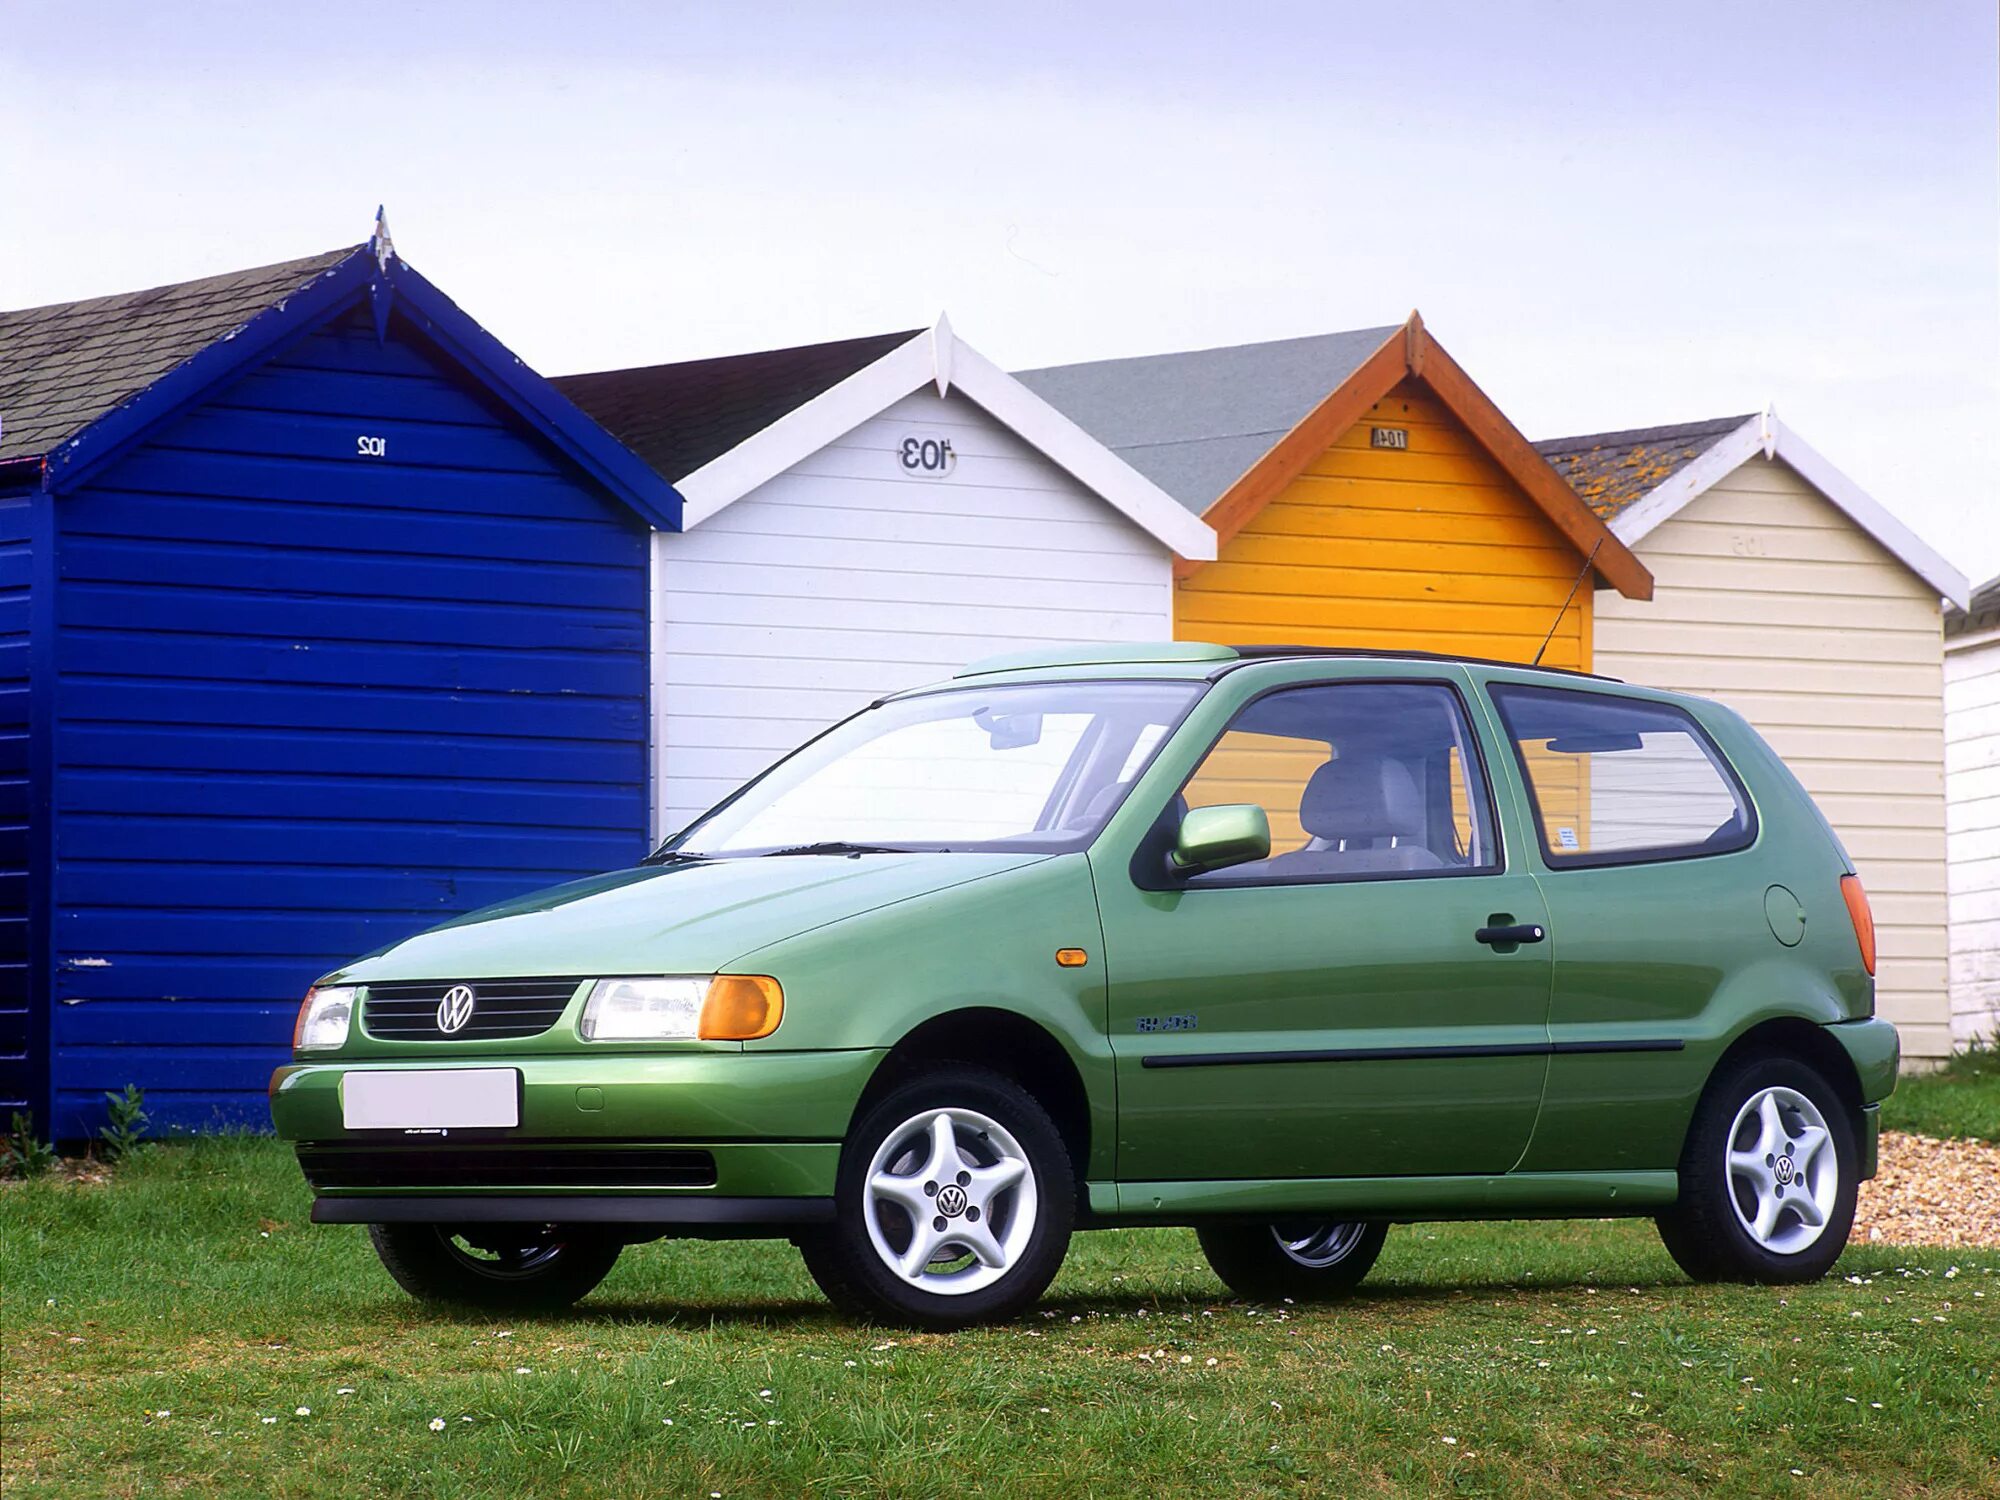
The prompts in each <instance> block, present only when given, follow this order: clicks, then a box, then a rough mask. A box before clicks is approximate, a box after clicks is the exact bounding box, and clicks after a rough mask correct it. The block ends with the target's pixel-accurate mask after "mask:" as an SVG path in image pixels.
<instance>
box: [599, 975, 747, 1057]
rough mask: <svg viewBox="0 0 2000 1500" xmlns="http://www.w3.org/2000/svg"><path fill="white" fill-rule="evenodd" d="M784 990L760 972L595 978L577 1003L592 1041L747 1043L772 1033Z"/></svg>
mask: <svg viewBox="0 0 2000 1500" xmlns="http://www.w3.org/2000/svg"><path fill="white" fill-rule="evenodd" d="M784 1013H785V992H784V991H783V990H782V989H781V988H779V986H778V981H777V980H775V979H770V978H767V977H765V976H764V975H761V974H717V975H713V976H710V975H706V974H699V975H696V974H681V975H671V976H668V977H665V978H660V979H600V980H598V981H597V982H596V983H595V984H593V985H592V986H591V987H590V998H589V999H588V1000H586V1001H585V1002H584V1004H583V1021H582V1025H581V1030H582V1032H583V1035H584V1039H585V1040H586V1041H592V1042H671V1041H694V1040H696V1039H699V1040H702V1041H709V1042H748V1041H754V1040H755V1039H756V1038H758V1037H761V1036H769V1035H770V1034H771V1033H772V1032H774V1031H776V1030H777V1029H778V1022H779V1021H780V1020H781V1019H783V1017H784Z"/></svg>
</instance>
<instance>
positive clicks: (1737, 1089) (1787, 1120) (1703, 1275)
mask: <svg viewBox="0 0 2000 1500" xmlns="http://www.w3.org/2000/svg"><path fill="white" fill-rule="evenodd" d="M1856 1167H1857V1162H1856V1152H1855V1142H1854V1128H1853V1124H1852V1121H1851V1118H1850V1112H1849V1110H1848V1109H1847V1107H1846V1105H1845V1104H1844V1102H1843V1101H1842V1099H1841V1097H1840V1094H1839V1092H1838V1091H1837V1090H1836V1089H1835V1088H1834V1087H1833V1086H1832V1085H1831V1084H1830V1083H1828V1082H1827V1080H1826V1079H1825V1078H1824V1077H1822V1076H1821V1075H1820V1073H1819V1072H1818V1070H1817V1069H1815V1068H1813V1067H1812V1066H1811V1065H1809V1064H1807V1063H1805V1062H1803V1061H1801V1060H1799V1059H1798V1058H1792V1057H1771V1056H1765V1057H1750V1058H1745V1059H1743V1060H1741V1061H1739V1062H1736V1063H1732V1064H1730V1065H1728V1066H1727V1067H1726V1068H1725V1069H1724V1070H1723V1071H1722V1072H1720V1073H1718V1074H1717V1075H1716V1076H1715V1078H1713V1079H1712V1080H1710V1082H1709V1086H1708V1088H1707V1089H1706V1090H1705V1091H1704V1092H1703V1094H1702V1098H1701V1103H1700V1104H1698V1105H1697V1106H1696V1107H1695V1117H1694V1122H1693V1124H1692V1125H1691V1126H1690V1127H1689V1130H1688V1138H1687V1144H1686V1147H1685V1148H1684V1149H1683V1151H1682V1153H1681V1163H1680V1200H1679V1202H1677V1203H1676V1204H1675V1205H1674V1207H1673V1208H1672V1209H1670V1210H1668V1212H1666V1213H1664V1214H1662V1215H1660V1218H1659V1226H1660V1238H1661V1240H1662V1241H1663V1242H1664V1243H1665V1244H1666V1247H1667V1252H1668V1253H1669V1254H1670V1255H1672V1256H1673V1258H1674V1260H1675V1261H1676V1262H1677V1263H1678V1264H1679V1266H1680V1268H1681V1269H1682V1270H1683V1271H1686V1272H1687V1273H1688V1275H1690V1276H1692V1277H1693V1278H1694V1279H1695V1280H1697V1281H1762V1282H1771V1283H1776V1284H1784V1283H1789V1282H1800V1281H1815V1280H1817V1279H1818V1278H1819V1277H1821V1276H1824V1275H1825V1274H1826V1273H1827V1271H1828V1270H1829V1269H1831V1268H1832V1266H1833V1263H1834V1261H1835V1260H1837V1259H1839V1257H1840V1252H1841V1250H1842V1249H1843V1248H1844V1247H1845V1246H1846V1244H1847V1233H1848V1230H1849V1229H1850V1228H1851V1227H1852V1226H1853V1223H1854V1203H1855V1195H1856V1191H1857V1189H1858V1186H1859V1183H1858V1177H1857V1172H1856Z"/></svg>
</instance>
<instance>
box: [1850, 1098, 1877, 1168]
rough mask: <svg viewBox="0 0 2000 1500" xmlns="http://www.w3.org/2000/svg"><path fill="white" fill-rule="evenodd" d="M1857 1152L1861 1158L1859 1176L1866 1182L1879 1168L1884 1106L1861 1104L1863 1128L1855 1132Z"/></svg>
mask: <svg viewBox="0 0 2000 1500" xmlns="http://www.w3.org/2000/svg"><path fill="white" fill-rule="evenodd" d="M1855 1134H1856V1137H1857V1138H1856V1140H1855V1143H1854V1148H1855V1154H1856V1155H1857V1156H1859V1157H1860V1158H1861V1161H1860V1170H1859V1172H1858V1174H1857V1175H1858V1176H1859V1178H1860V1180H1861V1181H1863V1182H1866V1181H1867V1180H1868V1179H1869V1178H1871V1177H1873V1176H1874V1175H1875V1173H1876V1171H1877V1170H1878V1164H1879V1162H1880V1161H1881V1155H1882V1106H1881V1105H1879V1104H1864V1105H1862V1106H1861V1128H1860V1129H1859V1130H1858V1131H1856V1132H1855Z"/></svg>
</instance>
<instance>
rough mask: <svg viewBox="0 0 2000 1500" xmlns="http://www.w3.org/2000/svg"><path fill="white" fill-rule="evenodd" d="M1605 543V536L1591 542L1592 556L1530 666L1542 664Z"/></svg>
mask: <svg viewBox="0 0 2000 1500" xmlns="http://www.w3.org/2000/svg"><path fill="white" fill-rule="evenodd" d="M1603 545H1604V538H1603V537H1599V538H1598V539H1597V540H1596V541H1595V542H1593V543H1592V544H1591V547H1590V556H1588V557H1586V558H1585V559H1584V560H1583V566H1582V567H1581V568H1579V569H1578V570H1577V574H1576V582H1575V583H1572V584H1571V585H1570V586H1569V592H1568V593H1567V594H1565V595H1563V602H1562V608H1561V609H1559V610H1557V611H1556V618H1555V623H1554V624H1553V625H1551V626H1549V633H1548V634H1547V635H1545V636H1543V637H1542V644H1541V645H1540V646H1539V647H1538V648H1537V649H1536V651H1535V659H1534V660H1533V661H1531V662H1529V663H1528V665H1529V666H1531V667H1539V666H1540V665H1541V664H1542V652H1544V651H1546V650H1548V649H1549V642H1550V641H1552V640H1554V639H1555V638H1556V632H1557V631H1558V630H1560V629H1561V628H1562V622H1563V616H1564V615H1566V614H1568V613H1569V607H1570V605H1571V603H1573V602H1574V601H1575V599H1576V591H1577V590H1578V589H1580V588H1582V587H1583V580H1584V579H1586V578H1588V577H1589V576H1590V565H1591V564H1592V563H1594V562H1596V561H1597V549H1598V548H1599V547H1602V546H1603Z"/></svg>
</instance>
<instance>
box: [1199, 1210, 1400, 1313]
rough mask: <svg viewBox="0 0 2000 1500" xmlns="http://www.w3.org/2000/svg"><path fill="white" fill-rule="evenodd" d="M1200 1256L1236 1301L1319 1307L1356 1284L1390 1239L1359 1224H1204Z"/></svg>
mask: <svg viewBox="0 0 2000 1500" xmlns="http://www.w3.org/2000/svg"><path fill="white" fill-rule="evenodd" d="M1198 1235H1199V1238H1200V1240H1201V1253H1202V1254H1203V1255H1206V1256H1207V1257H1208V1263H1209V1265H1210V1267H1211V1268H1212V1269H1213V1270H1214V1271H1215V1274H1216V1275H1217V1276H1220V1277H1221V1278H1222V1283H1223V1285H1224V1286H1226V1287H1228V1288H1229V1289H1230V1290H1231V1291H1232V1292H1234V1293H1236V1295H1237V1296H1239V1297H1247V1298H1249V1299H1250V1300H1252V1301H1254V1302H1268V1301H1272V1300H1275V1299H1277V1298H1280V1297H1290V1298H1291V1299H1292V1300H1293V1301H1294V1302H1319V1301H1325V1300H1327V1299H1329V1298H1333V1297H1339V1296H1344V1295H1345V1294H1346V1293H1348V1292H1351V1291H1353V1290H1354V1288H1355V1287H1357V1286H1359V1285H1360V1284H1361V1278H1362V1277H1364V1276H1366V1275H1367V1274H1368V1271H1369V1268H1370V1267H1372V1266H1373V1265H1374V1264H1375V1257H1376V1256H1378V1255H1380V1254H1381V1253H1382V1242H1383V1241H1384V1240H1386V1239H1387V1238H1388V1237H1389V1226H1388V1225H1387V1224H1370V1223H1366V1222H1364V1221H1362V1220H1359V1219H1281V1220H1278V1221H1277V1222H1276V1223H1271V1224H1208V1225H1204V1226H1203V1227H1202V1228H1201V1229H1200V1230H1199V1231H1198Z"/></svg>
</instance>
